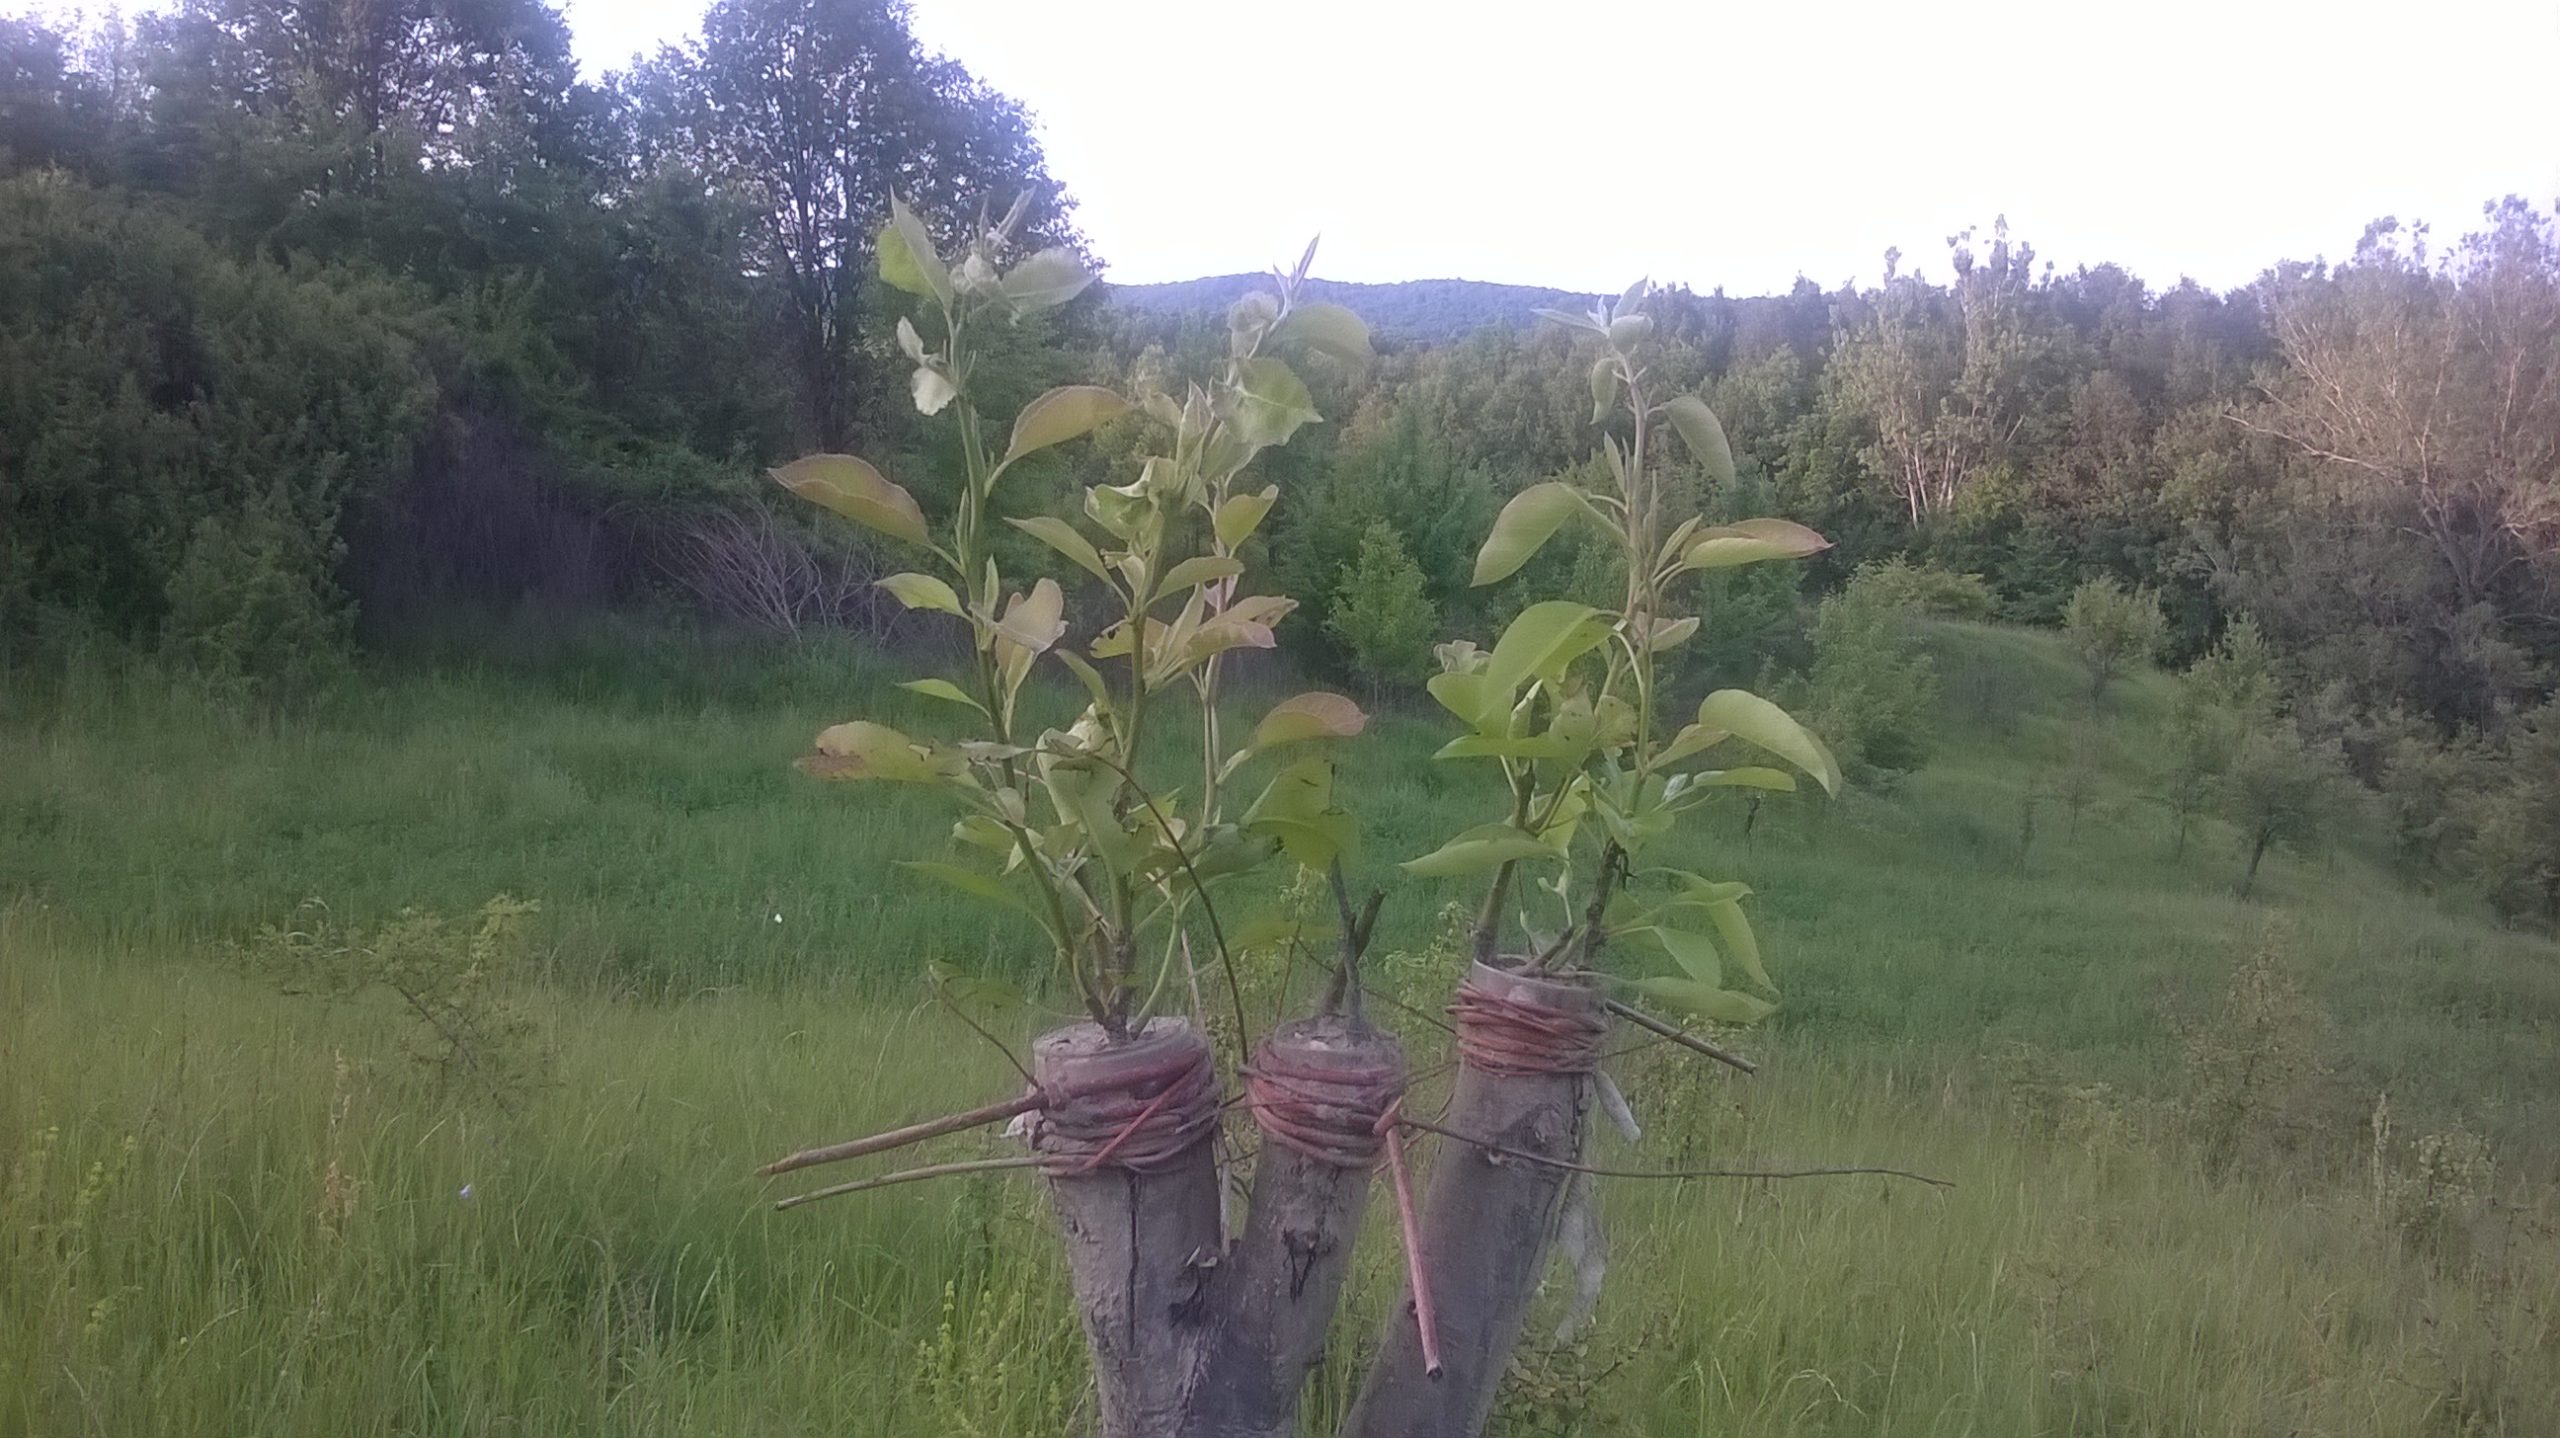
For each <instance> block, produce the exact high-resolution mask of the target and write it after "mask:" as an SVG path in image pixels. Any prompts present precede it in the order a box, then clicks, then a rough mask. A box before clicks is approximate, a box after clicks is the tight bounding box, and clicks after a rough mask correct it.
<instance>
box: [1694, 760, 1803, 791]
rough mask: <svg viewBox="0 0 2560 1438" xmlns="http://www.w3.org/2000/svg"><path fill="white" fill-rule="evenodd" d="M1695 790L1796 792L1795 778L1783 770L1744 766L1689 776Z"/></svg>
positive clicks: (1705, 771) (1699, 772) (1712, 770)
mask: <svg viewBox="0 0 2560 1438" xmlns="http://www.w3.org/2000/svg"><path fill="white" fill-rule="evenodd" d="M1689 785H1690V787H1691V788H1696V789H1774V790H1776V791H1777V792H1779V793H1781V794H1792V793H1794V792H1795V791H1796V776H1795V775H1793V774H1790V773H1788V772H1787V771H1786V770H1784V769H1763V768H1760V767H1759V766H1757V765H1750V764H1746V765H1744V766H1743V767H1741V768H1739V769H1701V770H1699V771H1698V772H1697V773H1695V774H1692V775H1690V776H1689Z"/></svg>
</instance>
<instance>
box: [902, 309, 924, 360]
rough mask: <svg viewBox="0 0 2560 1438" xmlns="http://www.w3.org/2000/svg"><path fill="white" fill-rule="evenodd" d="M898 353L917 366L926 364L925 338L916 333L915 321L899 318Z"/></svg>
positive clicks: (903, 317) (904, 317)
mask: <svg viewBox="0 0 2560 1438" xmlns="http://www.w3.org/2000/svg"><path fill="white" fill-rule="evenodd" d="M898 351H899V353H901V354H904V355H905V356H906V357H907V358H908V359H911V360H913V361H915V362H916V363H917V364H923V363H924V336H922V335H920V334H917V333H916V326H915V321H913V320H910V319H908V318H907V317H906V316H905V315H900V316H898Z"/></svg>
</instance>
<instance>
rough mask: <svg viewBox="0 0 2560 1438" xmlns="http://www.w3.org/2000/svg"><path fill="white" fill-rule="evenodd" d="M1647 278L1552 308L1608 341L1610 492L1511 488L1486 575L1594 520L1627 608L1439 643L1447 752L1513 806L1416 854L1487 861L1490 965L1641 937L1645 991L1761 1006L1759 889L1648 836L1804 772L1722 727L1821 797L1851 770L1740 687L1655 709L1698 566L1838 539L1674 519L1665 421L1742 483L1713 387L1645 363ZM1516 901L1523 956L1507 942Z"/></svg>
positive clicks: (1502, 574)
mask: <svg viewBox="0 0 2560 1438" xmlns="http://www.w3.org/2000/svg"><path fill="white" fill-rule="evenodd" d="M1647 291H1648V287H1647V286H1646V284H1645V283H1644V282H1642V281H1639V282H1637V283H1636V284H1635V285H1634V286H1632V287H1630V288H1629V289H1628V290H1627V291H1626V293H1625V294H1624V295H1622V296H1620V297H1619V298H1618V299H1617V300H1616V301H1615V302H1607V301H1604V302H1602V303H1601V304H1600V305H1598V306H1597V307H1595V308H1594V309H1593V310H1592V311H1591V312H1590V313H1589V314H1585V315H1575V314H1566V313H1562V312H1559V311H1552V310H1547V311H1540V314H1541V315H1542V317H1544V318H1545V319H1547V320H1549V321H1551V322H1554V323H1557V324H1561V325H1564V326H1566V327H1568V328H1570V329H1573V330H1575V331H1577V332H1578V333H1579V334H1581V335H1582V336H1584V337H1585V338H1586V341H1587V343H1588V345H1589V347H1590V349H1592V350H1593V351H1595V352H1596V353H1594V355H1593V358H1592V359H1591V362H1590V380H1591V399H1592V422H1593V424H1594V425H1597V426H1600V427H1601V429H1602V434H1601V454H1602V456H1603V458H1604V459H1605V460H1606V470H1607V474H1608V477H1609V486H1608V488H1606V489H1592V488H1585V487H1583V486H1581V485H1577V484H1574V483H1570V482H1567V481H1564V480H1549V481H1546V482H1544V483H1540V484H1534V485H1531V486H1530V487H1528V488H1527V489H1524V490H1522V491H1521V492H1520V493H1519V494H1517V495H1515V496H1513V498H1512V499H1511V501H1510V503H1508V504H1506V505H1505V506H1503V509H1502V512H1501V514H1500V515H1499V516H1498V517H1497V518H1496V519H1495V521H1494V525H1493V530H1492V533H1491V534H1490V535H1489V536H1488V537H1487V538H1486V540H1485V542H1484V546H1483V548H1482V550H1481V551H1479V552H1478V554H1477V556H1476V569H1475V581H1474V582H1475V583H1477V584H1479V585H1483V584H1492V583H1495V582H1497V581H1499V580H1502V579H1506V578H1508V577H1510V576H1511V575H1512V574H1514V573H1516V572H1517V571H1518V570H1519V569H1520V568H1521V567H1522V566H1523V565H1525V564H1526V563H1528V561H1529V560H1530V558H1531V557H1532V556H1534V555H1535V554H1536V553H1537V552H1538V550H1539V549H1540V548H1541V547H1542V546H1544V545H1545V544H1546V543H1547V541H1548V540H1550V539H1551V538H1553V537H1554V536H1555V535H1556V534H1557V532H1558V531H1560V530H1562V529H1563V528H1564V527H1565V526H1567V525H1568V524H1582V525H1588V526H1590V527H1592V528H1593V529H1596V530H1598V531H1599V532H1600V533H1601V534H1603V535H1605V536H1607V538H1608V540H1609V541H1610V543H1611V544H1612V545H1613V546H1614V547H1615V549H1616V551H1617V555H1618V559H1619V561H1620V562H1621V563H1622V564H1623V566H1624V569H1625V575H1626V584H1625V593H1624V598H1623V600H1622V602H1621V603H1620V605H1619V607H1618V609H1617V611H1616V612H1614V613H1612V612H1609V611H1607V610H1603V609H1597V608H1594V607H1592V606H1590V605H1586V604H1579V603H1575V602H1573V601H1570V600H1564V599H1545V600H1540V601H1538V602H1536V603H1532V604H1530V605H1529V606H1528V607H1527V608H1526V609H1524V610H1522V611H1521V613H1520V615H1519V617H1518V618H1517V619H1515V620H1513V621H1512V623H1511V625H1510V627H1509V628H1507V629H1506V630H1504V632H1503V633H1502V635H1501V637H1500V638H1499V639H1497V640H1496V641H1495V642H1494V645H1493V647H1492V648H1491V649H1490V650H1485V649H1479V648H1478V647H1477V646H1475V645H1474V644H1472V643H1468V642H1465V641H1457V642H1453V643H1449V644H1444V645H1442V646H1440V647H1439V649H1438V650H1437V651H1435V652H1436V654H1437V655H1438V658H1439V661H1440V666H1441V670H1442V672H1441V673H1440V674H1439V675H1437V676H1436V677H1434V678H1433V679H1432V680H1431V682H1430V691H1431V695H1432V697H1433V698H1434V699H1436V700H1438V701H1439V702H1440V704H1441V706H1442V707H1444V708H1446V709H1447V710H1448V711H1449V712H1450V713H1451V714H1453V715H1455V716H1456V717H1457V719H1458V720H1459V723H1460V724H1461V726H1462V728H1463V731H1464V732H1462V733H1461V734H1460V735H1459V737H1458V738H1456V739H1454V740H1452V741H1450V743H1449V744H1448V745H1446V746H1445V747H1443V748H1442V749H1441V750H1440V752H1439V755H1438V757H1440V758H1443V759H1473V760H1477V761H1481V762H1488V763H1490V765H1491V766H1492V769H1493V772H1494V773H1496V774H1498V775H1499V778H1500V783H1501V790H1500V792H1501V794H1502V796H1503V799H1504V810H1505V812H1504V815H1503V817H1502V818H1499V819H1496V820H1494V821H1492V822H1489V823H1485V824H1481V825H1478V826H1476V827H1474V828H1471V829H1468V830H1466V831H1465V832H1463V833H1460V834H1458V835H1456V836H1454V837H1452V838H1451V839H1450V840H1449V841H1448V842H1447V843H1445V844H1443V845H1441V846H1440V847H1439V848H1438V849H1437V850H1434V851H1433V852H1431V853H1429V854H1426V855H1423V856H1422V857H1420V858H1418V859H1414V860H1411V861H1409V862H1408V863H1406V865H1405V868H1406V869H1407V870H1409V871H1411V872H1414V873H1418V874H1425V875H1442V876H1445V875H1460V874H1478V873H1481V874H1485V875H1487V876H1488V882H1487V886H1486V893H1485V897H1484V902H1483V905H1482V907H1481V909H1480V910H1479V911H1478V916H1477V920H1476V925H1475V930H1474V935H1473V940H1474V943H1473V947H1474V954H1475V957H1476V959H1477V960H1478V961H1479V962H1485V963H1492V962H1495V961H1496V959H1497V956H1498V955H1502V954H1504V953H1506V952H1512V953H1517V955H1518V957H1519V959H1520V961H1521V963H1522V964H1524V965H1525V967H1526V968H1527V969H1529V970H1530V971H1532V972H1542V973H1556V974H1578V973H1583V972H1586V971H1590V970H1591V969H1592V968H1593V965H1594V963H1595V961H1596V960H1597V958H1598V956H1599V954H1600V952H1601V950H1602V949H1603V947H1604V946H1605V945H1609V944H1613V943H1615V944H1622V945H1625V946H1628V947H1642V948H1644V949H1648V950H1651V951H1653V952H1655V953H1657V954H1659V955H1660V956H1661V957H1663V958H1666V959H1668V960H1669V961H1670V965H1671V967H1672V969H1673V972H1672V973H1670V974H1667V975H1660V976H1652V977H1644V978H1638V979H1635V980H1633V981H1632V984H1633V986H1634V987H1635V988H1637V989H1639V990H1641V991H1642V992H1644V993H1645V994H1647V995H1649V996H1651V997H1653V998H1655V999H1658V1000H1661V1001H1663V1002H1665V1003H1668V1004H1671V1005H1673V1006H1674V1007H1677V1008H1680V1009H1684V1010H1687V1011H1689V1012H1691V1013H1695V1014H1697V1015H1699V1016H1701V1017H1705V1018H1709V1019H1714V1020H1718V1021H1722V1022H1729V1023H1744V1022H1750V1021H1752V1020H1754V1019H1757V1018H1760V1017H1762V1016H1764V1015H1765V1014H1767V1013H1768V1012H1769V1011H1770V1009H1771V1007H1772V1004H1771V1002H1770V1000H1769V999H1768V998H1763V997H1761V996H1759V995H1760V994H1766V995H1770V996H1774V995H1775V994H1776V992H1777V991H1776V988H1775V986H1774V985H1773V984H1772V983H1771V982H1770V979H1769V975H1768V973H1767V971H1766V970H1765V969H1764V968H1763V967H1762V965H1761V962H1760V954H1759V946H1758V944H1757V942H1756V941H1755V940H1754V938H1753V937H1752V931H1751V926H1750V921H1749V919H1748V918H1747V917H1746V915H1745V914H1744V912H1743V909H1742V903H1741V901H1742V899H1743V898H1744V897H1745V896H1747V895H1748V894H1749V892H1750V891H1749V890H1748V889H1746V888H1745V887H1744V886H1743V885H1741V884H1738V883H1729V882H1717V881H1714V880H1711V879H1708V878H1706V877H1704V876H1702V875H1699V874H1696V873H1692V872H1689V871H1687V870H1685V869H1680V868H1675V867H1668V866H1663V865H1660V864H1658V863H1656V862H1655V853H1656V850H1657V849H1658V848H1659V847H1660V846H1661V845H1662V844H1663V843H1664V842H1665V840H1666V839H1667V838H1668V836H1669V835H1670V834H1671V832H1672V831H1673V829H1674V828H1675V826H1676V825H1677V824H1678V823H1679V821H1680V820H1681V819H1683V818H1684V817H1686V816H1687V815H1689V814H1691V813H1693V812H1695V811H1696V810H1698V809H1699V808H1700V807H1701V806H1703V805H1705V804H1706V803H1707V802H1709V801H1710V800H1711V799H1712V798H1714V797H1715V796H1716V795H1717V794H1718V793H1720V792H1722V791H1725V790H1730V789H1763V790H1765V789H1793V788H1794V787H1795V778H1794V776H1793V775H1792V774H1790V773H1788V772H1787V771H1786V770H1784V769H1779V768H1774V767H1768V766H1765V765H1757V764H1740V765H1736V766H1734V767H1729V768H1708V767H1702V766H1701V764H1700V762H1699V761H1701V760H1702V759H1703V758H1705V757H1706V756H1707V755H1709V754H1710V752H1711V751H1715V750H1717V749H1718V748H1719V747H1720V746H1723V745H1725V744H1727V743H1728V742H1731V741H1739V742H1740V743H1742V744H1745V745H1749V746H1752V747H1754V748H1757V749H1759V750H1761V751H1763V752H1765V753H1767V754H1769V755H1772V756H1774V757H1776V758H1777V759H1779V760H1782V761H1784V763H1786V764H1787V765H1789V766H1792V767H1793V768H1794V769H1796V770H1798V771H1801V772H1802V773H1804V774H1806V775H1809V776H1810V777H1812V778H1813V779H1814V780H1815V782H1817V783H1819V784H1821V785H1822V787H1823V788H1824V790H1825V791H1828V792H1836V791H1837V789H1838V786H1839V778H1840V776H1839V768H1838V766H1837V765H1836V764H1835V763H1834V762H1833V760H1832V757H1831V754H1830V752H1829V751H1828V750H1827V749H1825V748H1824V747H1823V745H1822V743H1821V742H1820V741H1819V740H1817V739H1815V738H1814V737H1813V736H1812V735H1811V734H1808V733H1807V732H1805V730H1804V729H1803V728H1802V727H1801V726H1800V725H1798V724H1797V723H1796V721H1795V720H1793V719H1791V718H1789V717H1788V716H1787V714H1786V713H1785V711H1783V710H1781V709H1780V708H1779V707H1778V706H1777V705H1775V704H1772V703H1770V702H1769V701H1768V700H1766V699H1763V698H1761V697H1759V696H1758V695H1756V694H1752V693H1750V692H1748V691H1746V690H1741V689H1723V690H1718V691H1716V692H1715V693H1713V694H1710V695H1708V696H1707V697H1706V699H1705V700H1704V701H1703V702H1701V703H1700V704H1699V706H1698V709H1697V713H1696V715H1695V717H1694V719H1693V720H1691V721H1690V722H1687V723H1683V724H1681V725H1680V726H1679V727H1677V728H1670V727H1669V726H1667V725H1665V724H1664V723H1663V722H1662V720H1661V708H1662V703H1663V699H1662V684H1661V668H1662V665H1663V662H1664V659H1665V657H1666V656H1671V655H1676V654H1677V652H1678V649H1679V646H1680V645H1681V644H1682V643H1683V642H1685V641H1686V640H1688V639H1689V638H1690V636H1692V635H1694V634H1695V633H1696V632H1697V630H1698V617H1697V616H1696V615H1694V614H1682V613H1680V612H1678V611H1679V603H1678V596H1677V594H1676V593H1675V591H1674V586H1675V585H1676V584H1677V583H1678V582H1679V581H1680V580H1682V579H1683V578H1684V577H1686V576H1688V575H1690V574H1692V573H1695V572H1697V571H1701V570H1709V569H1722V568H1729V567H1732V566H1736V565H1743V564H1757V563H1761V562H1764V561H1769V560H1788V559H1801V558H1803V557H1805V556H1807V555H1810V554H1815V553H1818V552H1820V551H1821V550H1823V549H1826V548H1829V547H1830V545H1829V541H1828V540H1825V539H1824V538H1823V537H1822V536H1821V535H1819V534H1816V533H1814V532H1813V531H1812V530H1810V529H1807V528H1805V527H1803V526H1802V525H1798V524H1793V523H1790V522H1788V521H1786V520H1781V519H1752V520H1745V521H1743V522H1741V523H1739V524H1732V525H1712V526H1711V525H1707V524H1705V523H1704V522H1703V521H1702V520H1701V519H1700V518H1699V517H1698V516H1695V515H1688V516H1681V517H1676V518H1675V516H1673V515H1672V514H1671V513H1670V508H1671V506H1670V503H1669V493H1670V490H1669V486H1668V485H1667V484H1666V480H1667V479H1669V478H1670V474H1669V466H1668V464H1667V463H1666V457H1665V456H1664V455H1663V454H1662V453H1661V449H1662V446H1661V445H1660V443H1659V441H1660V439H1661V436H1662V432H1663V430H1664V429H1665V428H1666V427H1667V428H1668V429H1669V430H1670V431H1671V432H1672V433H1674V434H1676V435H1677V436H1678V437H1679V440H1680V443H1681V446H1682V447H1683V448H1685V450H1686V451H1687V453H1688V457H1689V460H1690V462H1691V463H1693V464H1694V465H1696V466H1697V467H1698V468H1699V469H1700V470H1702V471H1703V472H1704V474H1705V476H1706V478H1707V479H1708V481H1709V482H1710V483H1712V484H1715V485H1718V486H1724V487H1730V486H1731V485H1732V483H1733V482H1734V467H1733V452H1732V449H1731V447H1730V445H1729V444H1728V443H1727V442H1726V439H1725V435H1724V428H1723V426H1722V425H1721V424H1720V423H1719V422H1718V421H1717V419H1716V416H1715V413H1714V411H1712V410H1711V409H1709V408H1708V407H1707V404H1706V402H1705V401H1704V400H1701V399H1699V398H1698V397H1697V396H1695V395H1686V394H1681V395H1669V396H1665V395H1661V394H1659V393H1658V391H1657V387H1656V385H1655V382H1654V378H1653V376H1652V374H1651V372H1650V371H1649V370H1648V369H1647V368H1646V367H1645V363H1644V356H1645V353H1646V350H1647V342H1648V341H1649V340H1650V338H1651V336H1652V332H1653V322H1652V320H1651V319H1649V318H1648V317H1647V316H1646V315H1645V314H1644V313H1643V309H1644V301H1645V298H1646V294H1647ZM1523 890H1525V892H1523ZM1515 907H1516V908H1517V909H1518V911H1519V917H1518V920H1517V922H1518V924H1519V926H1520V928H1519V936H1520V938H1521V939H1522V940H1524V941H1525V949H1524V950H1510V949H1507V948H1506V945H1507V943H1508V942H1509V941H1510V938H1511V934H1510V932H1509V929H1510V925H1511V923H1512V922H1513V919H1512V911H1513V909H1514V908H1515ZM1746 986H1747V987H1746ZM1750 990H1758V991H1759V993H1758V994H1755V993H1753V992H1751V991H1750Z"/></svg>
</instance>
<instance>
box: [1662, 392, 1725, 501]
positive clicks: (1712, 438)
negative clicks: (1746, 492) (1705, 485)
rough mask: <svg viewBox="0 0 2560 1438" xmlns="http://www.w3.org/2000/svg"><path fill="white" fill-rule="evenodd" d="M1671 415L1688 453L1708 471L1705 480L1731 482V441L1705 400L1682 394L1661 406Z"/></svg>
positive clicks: (1672, 424) (1719, 483) (1673, 426)
mask: <svg viewBox="0 0 2560 1438" xmlns="http://www.w3.org/2000/svg"><path fill="white" fill-rule="evenodd" d="M1662 412H1663V413H1664V414H1666V415H1668V416H1669V417H1670V419H1671V427H1672V428H1673V429H1676V430H1678V431H1680V438H1681V440H1682V442H1684V443H1686V444H1687V445H1688V446H1689V453H1691V454H1692V455H1695V456H1697V460H1698V464H1699V465H1700V467H1702V468H1704V469H1705V470H1706V472H1707V479H1708V482H1710V483H1712V484H1717V485H1724V486H1730V485H1731V484H1732V483H1733V445H1732V443H1731V442H1730V441H1728V440H1727V439H1726V438H1725V437H1724V422H1723V421H1721V420H1719V419H1717V418H1716V412H1715V411H1714V410H1711V409H1709V408H1707V402H1706V401H1705V400H1702V399H1700V398H1698V397H1697V396H1696V395H1693V394H1684V395H1682V396H1680V397H1679V398H1678V399H1675V400H1672V401H1671V402H1670V403H1668V404H1666V405H1664V406H1663V407H1662Z"/></svg>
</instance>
